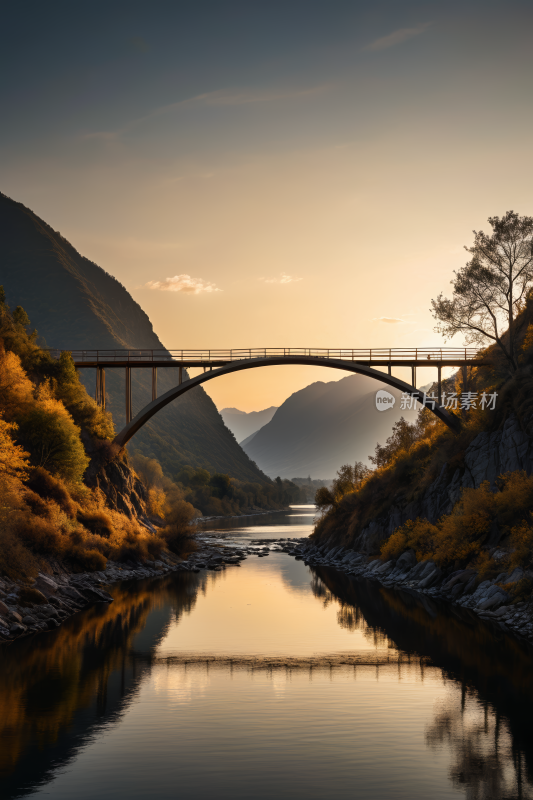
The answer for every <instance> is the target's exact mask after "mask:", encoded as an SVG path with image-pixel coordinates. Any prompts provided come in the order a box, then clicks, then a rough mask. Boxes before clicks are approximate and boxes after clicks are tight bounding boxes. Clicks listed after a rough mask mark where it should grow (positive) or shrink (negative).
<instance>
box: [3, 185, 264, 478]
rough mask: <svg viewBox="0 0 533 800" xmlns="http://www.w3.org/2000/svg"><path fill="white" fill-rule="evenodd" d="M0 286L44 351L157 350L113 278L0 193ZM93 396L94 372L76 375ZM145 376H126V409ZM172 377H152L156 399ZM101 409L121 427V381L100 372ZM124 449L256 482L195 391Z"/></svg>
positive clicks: (169, 468) (138, 402)
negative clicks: (129, 387) (128, 390)
mask: <svg viewBox="0 0 533 800" xmlns="http://www.w3.org/2000/svg"><path fill="white" fill-rule="evenodd" d="M0 284H3V286H4V289H5V292H6V298H7V301H8V303H9V304H10V305H11V307H15V306H17V305H21V306H22V307H23V308H24V309H25V311H26V312H27V314H28V315H29V318H30V320H31V323H32V326H34V327H35V328H37V331H38V332H39V334H40V336H41V337H44V339H45V340H46V343H47V344H48V346H49V347H54V348H56V347H57V348H61V349H102V350H105V349H131V348H154V349H156V348H157V349H164V345H163V344H162V343H161V341H160V340H159V338H158V337H157V335H156V334H155V332H154V330H153V327H152V323H151V322H150V320H149V318H148V316H147V315H146V314H145V312H144V311H143V310H142V308H141V307H140V306H139V304H138V303H136V302H135V300H133V298H132V297H131V295H130V294H129V293H128V291H127V290H126V289H125V288H124V286H122V284H121V283H119V281H118V280H116V278H114V277H113V276H112V275H109V274H108V273H107V272H105V271H104V270H103V269H102V268H101V267H99V266H98V265H97V264H94V263H93V262H92V261H89V260H88V259H87V258H84V257H83V256H81V255H80V254H79V253H78V252H77V251H76V250H75V249H74V247H73V246H72V245H71V244H70V243H69V242H68V241H67V240H66V239H65V238H64V237H63V236H61V234H60V233H59V232H58V231H54V230H53V229H52V228H51V227H50V226H49V225H47V224H46V222H43V220H42V219H40V218H39V217H37V216H36V214H34V213H33V212H32V211H30V209H28V208H26V207H25V206H24V205H22V203H17V202H15V201H14V200H11V199H10V198H9V197H6V196H5V195H3V194H0ZM81 372H82V373H83V375H82V379H83V381H84V383H85V385H86V387H87V389H88V390H89V392H90V393H92V394H93V395H94V382H95V374H94V373H95V370H89V369H87V370H81ZM149 372H151V371H149V370H142V369H133V370H132V390H133V410H134V413H137V412H138V411H139V410H140V409H141V408H142V407H143V406H144V405H146V403H148V402H149V401H150V400H151V375H149V374H148V373H149ZM177 381H178V375H177V370H170V369H169V370H163V369H160V370H159V371H158V393H159V394H163V393H164V392H166V391H167V390H168V389H171V388H172V387H173V386H175V385H176V383H177ZM106 392H107V403H108V408H109V409H110V410H111V412H112V414H113V418H114V420H115V426H116V429H117V430H120V429H121V428H122V427H123V426H124V424H125V410H124V406H125V403H124V396H125V395H124V374H123V371H122V370H111V369H108V370H106ZM129 449H130V450H133V451H137V452H140V453H142V454H143V455H145V456H149V457H155V458H157V459H158V460H159V461H160V463H161V466H162V467H163V469H164V471H165V472H166V473H167V474H168V475H169V476H173V475H175V474H176V473H177V472H178V471H179V470H180V469H181V467H182V466H184V465H186V464H190V465H191V466H193V467H196V468H198V467H203V468H205V469H207V470H209V472H211V473H214V472H225V473H229V474H230V475H232V476H233V477H235V478H239V479H240V480H244V481H252V482H259V483H264V482H265V480H267V479H266V477H265V475H263V473H262V472H261V471H260V470H259V469H258V468H257V467H256V465H255V464H254V463H253V462H252V461H250V459H249V458H248V456H247V455H246V454H245V453H244V452H243V451H242V450H241V448H240V447H239V445H238V444H237V442H236V441H235V438H234V436H233V434H232V433H231V431H229V430H228V428H227V427H226V426H225V425H224V422H223V420H222V417H221V416H220V414H219V413H218V411H217V409H216V406H215V404H214V403H213V401H212V400H211V398H210V397H209V396H208V395H207V394H206V393H205V391H204V390H203V389H202V387H196V388H195V389H192V390H191V391H190V392H188V393H187V394H185V395H183V397H180V398H179V400H177V401H175V402H174V403H171V404H170V405H168V406H167V407H166V408H164V409H163V410H162V411H160V412H159V413H158V414H157V415H156V416H155V417H153V418H152V419H151V420H150V422H149V423H148V424H147V425H145V426H144V427H143V428H142V429H141V430H140V431H139V432H138V433H137V434H136V435H135V437H134V438H133V439H132V440H131V443H130V445H129Z"/></svg>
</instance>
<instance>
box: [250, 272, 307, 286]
mask: <svg viewBox="0 0 533 800" xmlns="http://www.w3.org/2000/svg"><path fill="white" fill-rule="evenodd" d="M259 280H260V281H264V282H265V283H297V282H298V281H303V278H295V277H294V275H286V274H285V273H284V272H282V273H281V274H280V277H279V278H259Z"/></svg>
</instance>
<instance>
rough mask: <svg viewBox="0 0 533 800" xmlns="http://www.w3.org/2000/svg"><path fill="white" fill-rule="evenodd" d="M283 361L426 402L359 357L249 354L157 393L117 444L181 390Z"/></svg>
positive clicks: (454, 424) (453, 424)
mask: <svg viewBox="0 0 533 800" xmlns="http://www.w3.org/2000/svg"><path fill="white" fill-rule="evenodd" d="M282 364H295V365H301V366H302V365H304V366H314V367H329V368H330V369H331V368H333V369H342V370H344V371H345V372H352V373H356V374H358V375H366V376H367V377H368V378H374V379H375V380H377V381H380V382H381V383H384V384H386V385H387V386H391V387H392V388H393V389H398V390H399V391H401V392H406V393H408V394H412V395H413V397H414V398H415V399H416V400H418V401H419V402H420V403H423V402H424V397H425V395H424V392H421V391H419V390H418V389H416V388H415V387H414V386H410V385H409V384H408V383H405V381H402V380H400V379H399V378H395V377H393V376H392V375H387V374H386V373H383V372H380V371H379V370H376V369H372V368H371V367H367V366H366V365H365V364H359V363H358V362H357V361H345V360H341V359H334V358H320V357H318V358H316V357H314V356H297V355H295V356H280V357H275V356H269V357H267V358H246V359H243V360H242V361H232V362H231V363H229V364H226V365H225V366H224V367H218V368H215V369H211V370H209V371H208V372H204V373H203V374H201V375H197V376H196V378H190V379H189V380H187V381H183V383H180V384H179V385H178V386H175V387H174V388H173V389H169V391H168V392H165V394H162V395H161V397H158V398H157V399H156V400H152V402H151V403H148V405H146V406H145V407H144V408H143V409H141V411H139V413H138V414H137V416H136V417H134V418H133V419H132V420H131V422H129V423H128V424H127V425H126V426H125V427H124V428H123V429H122V430H121V431H120V433H118V434H117V435H116V436H115V439H114V444H116V445H118V446H119V447H124V446H125V445H126V444H127V443H128V442H129V440H130V439H131V438H132V436H134V435H135V434H136V433H137V431H138V430H140V428H142V427H143V425H145V424H146V423H147V422H148V420H149V419H151V418H152V417H153V416H154V414H157V412H158V411H161V409H162V408H164V407H165V406H167V405H168V404H169V403H172V401H173V400H176V399H177V398H178V397H180V396H181V395H182V394H185V392H189V391H190V390H191V389H194V388H195V386H200V385H201V384H202V383H205V382H206V381H210V380H213V378H218V377H220V376H221V375H230V374H231V373H232V372H240V371H241V370H245V369H256V368H258V367H275V366H281V365H282ZM427 407H428V408H429V409H430V411H432V412H433V413H434V414H435V416H437V417H438V418H439V419H440V420H441V421H442V422H444V424H445V425H447V426H448V427H449V428H451V429H452V430H453V431H454V432H455V433H457V432H458V431H459V430H460V427H461V423H460V421H459V420H458V419H457V417H455V416H453V414H450V412H449V411H447V410H446V409H445V408H443V407H442V406H439V405H438V404H437V403H435V407H434V408H432V407H431V404H429V405H428V406H427Z"/></svg>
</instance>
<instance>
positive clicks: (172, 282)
mask: <svg viewBox="0 0 533 800" xmlns="http://www.w3.org/2000/svg"><path fill="white" fill-rule="evenodd" d="M140 288H143V289H159V291H161V292H184V293H185V294H201V293H202V292H221V291H222V289H219V288H217V286H215V284H214V283H210V282H209V281H204V280H203V279H202V278H191V276H190V275H174V277H173V278H165V280H164V281H148V283H145V284H144V286H143V287H140Z"/></svg>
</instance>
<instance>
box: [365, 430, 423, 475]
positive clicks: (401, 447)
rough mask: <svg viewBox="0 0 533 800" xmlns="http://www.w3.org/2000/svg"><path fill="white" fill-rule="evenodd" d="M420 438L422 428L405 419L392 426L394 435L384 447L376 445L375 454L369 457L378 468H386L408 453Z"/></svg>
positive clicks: (392, 434)
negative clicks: (400, 455)
mask: <svg viewBox="0 0 533 800" xmlns="http://www.w3.org/2000/svg"><path fill="white" fill-rule="evenodd" d="M419 436H420V428H419V426H418V425H417V423H416V422H414V423H413V424H412V425H411V424H410V423H409V422H407V420H406V419H405V418H404V417H400V419H399V420H398V422H395V423H394V425H393V426H392V433H391V435H390V436H389V438H388V439H387V441H386V442H385V444H384V445H381V444H379V442H378V444H377V445H376V450H375V454H374V455H373V456H368V458H369V461H371V462H372V464H375V465H376V467H377V468H378V469H379V467H386V466H387V464H390V463H391V461H393V460H394V458H395V457H396V456H397V455H398V453H400V452H404V453H408V452H409V450H410V448H411V447H412V445H413V444H414V443H415V442H416V441H417V439H418V438H419Z"/></svg>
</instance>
